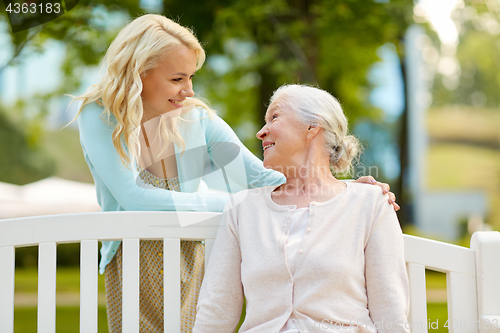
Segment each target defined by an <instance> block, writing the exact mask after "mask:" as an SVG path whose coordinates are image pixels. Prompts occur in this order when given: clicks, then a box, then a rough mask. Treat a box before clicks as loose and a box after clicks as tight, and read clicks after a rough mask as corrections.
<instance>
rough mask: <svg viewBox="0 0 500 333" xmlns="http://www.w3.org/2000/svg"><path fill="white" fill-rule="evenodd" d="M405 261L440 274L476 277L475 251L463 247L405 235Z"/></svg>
mask: <svg viewBox="0 0 500 333" xmlns="http://www.w3.org/2000/svg"><path fill="white" fill-rule="evenodd" d="M404 240H405V260H406V261H408V262H412V263H416V264H421V265H424V266H425V267H427V268H428V269H432V270H436V271H438V272H443V273H446V272H457V273H461V274H466V275H470V276H475V275H476V267H475V258H474V251H473V250H471V249H468V248H465V247H462V246H457V245H453V244H448V243H443V242H438V241H435V240H431V239H426V238H420V237H415V236H410V235H404Z"/></svg>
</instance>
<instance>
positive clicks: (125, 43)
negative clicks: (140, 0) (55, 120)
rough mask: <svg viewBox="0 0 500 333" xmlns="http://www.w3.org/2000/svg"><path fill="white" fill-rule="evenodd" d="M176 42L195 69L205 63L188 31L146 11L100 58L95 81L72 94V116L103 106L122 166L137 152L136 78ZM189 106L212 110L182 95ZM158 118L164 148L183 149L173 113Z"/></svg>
mask: <svg viewBox="0 0 500 333" xmlns="http://www.w3.org/2000/svg"><path fill="white" fill-rule="evenodd" d="M179 45H184V46H186V47H187V48H189V49H190V50H193V51H194V52H195V53H196V57H197V63H196V69H197V70H198V69H200V68H201V66H202V65H203V63H204V62H205V51H204V50H203V48H202V47H201V45H200V43H199V42H198V39H197V38H196V37H195V36H194V34H193V32H192V31H191V30H190V29H188V28H185V27H183V26H181V25H179V24H178V23H175V22H173V21H172V20H169V19H168V18H166V17H165V16H162V15H155V14H148V15H143V16H140V17H138V18H136V19H135V20H133V21H132V22H130V23H128V24H127V25H126V26H125V27H124V28H123V29H122V30H121V31H120V33H119V34H118V36H116V38H115V40H114V41H113V42H112V43H111V45H110V46H109V48H108V50H107V52H106V56H105V63H106V64H107V72H106V73H105V75H104V76H103V77H102V79H101V80H100V82H99V83H98V84H94V85H92V86H91V87H90V88H89V89H88V90H87V92H86V93H85V94H83V95H81V96H78V97H76V98H75V100H82V101H83V103H82V105H81V107H80V109H79V110H78V114H77V117H78V115H79V114H80V112H81V111H82V109H83V106H85V105H86V104H89V103H92V102H96V103H98V104H100V105H103V106H104V112H103V115H104V116H107V117H108V119H109V118H113V123H114V124H115V128H114V130H113V145H114V146H115V149H116V151H117V152H118V154H119V156H120V158H121V160H122V162H123V164H125V165H126V166H128V164H129V163H131V162H134V161H136V160H137V157H138V155H139V153H140V148H139V147H140V145H139V129H140V126H141V119H142V116H143V112H144V111H143V105H142V99H141V93H142V88H143V87H142V81H141V76H143V75H144V74H147V72H148V71H150V70H152V69H153V68H155V67H156V66H157V65H158V64H159V63H160V61H161V59H162V56H163V55H164V54H165V52H167V51H168V50H170V49H172V48H174V47H177V46H179ZM195 106H201V107H203V108H205V109H206V110H207V111H208V113H209V115H213V114H215V112H214V111H213V110H211V109H210V108H209V107H208V106H207V105H206V104H205V103H204V102H202V101H201V100H199V99H196V98H189V99H187V100H186V101H185V102H184V108H183V111H182V112H186V111H188V110H190V109H191V108H192V107H195ZM111 115H112V116H113V117H110V116H111ZM164 118H166V119H163V118H162V120H161V121H160V127H159V132H158V136H159V137H160V140H161V142H163V143H164V146H165V147H166V145H167V144H168V143H169V142H173V143H174V144H176V145H177V146H179V147H181V148H182V150H184V148H185V144H184V139H183V138H182V136H181V134H180V132H179V130H178V128H177V121H178V117H164ZM125 147H126V148H125Z"/></svg>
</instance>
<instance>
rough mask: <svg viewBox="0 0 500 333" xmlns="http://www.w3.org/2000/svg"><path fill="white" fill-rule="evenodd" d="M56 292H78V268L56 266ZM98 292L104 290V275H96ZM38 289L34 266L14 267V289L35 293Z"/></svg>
mask: <svg viewBox="0 0 500 333" xmlns="http://www.w3.org/2000/svg"><path fill="white" fill-rule="evenodd" d="M56 280H57V287H56V290H57V292H64V293H68V292H75V293H79V292H80V269H79V268H78V267H58V268H57V277H56ZM98 287H99V292H102V293H103V292H104V275H99V276H98ZM37 289H38V271H37V268H36V267H28V268H16V280H15V291H16V292H22V293H31V292H32V293H36V292H37Z"/></svg>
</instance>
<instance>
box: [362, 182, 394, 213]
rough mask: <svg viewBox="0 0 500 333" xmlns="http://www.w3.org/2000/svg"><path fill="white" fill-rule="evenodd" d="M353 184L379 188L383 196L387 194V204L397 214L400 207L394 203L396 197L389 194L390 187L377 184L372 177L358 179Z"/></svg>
mask: <svg viewBox="0 0 500 333" xmlns="http://www.w3.org/2000/svg"><path fill="white" fill-rule="evenodd" d="M354 182H355V183H364V184H373V185H378V186H380V188H381V189H382V192H383V193H384V194H389V203H390V204H391V205H392V206H393V207H394V210H395V211H396V212H397V211H398V210H400V209H401V207H400V206H399V205H398V204H397V203H396V195H395V194H394V193H392V192H391V187H390V186H389V184H386V183H381V182H378V181H377V180H376V179H375V178H373V177H372V176H363V177H359V178H358V179H356V180H355V181H354Z"/></svg>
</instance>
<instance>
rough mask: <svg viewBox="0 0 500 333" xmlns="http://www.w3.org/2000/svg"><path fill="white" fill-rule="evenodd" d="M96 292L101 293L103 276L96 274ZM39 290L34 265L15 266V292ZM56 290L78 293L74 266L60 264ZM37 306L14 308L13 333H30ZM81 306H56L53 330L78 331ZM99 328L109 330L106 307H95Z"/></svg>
mask: <svg viewBox="0 0 500 333" xmlns="http://www.w3.org/2000/svg"><path fill="white" fill-rule="evenodd" d="M98 287H99V292H100V293H103V292H104V276H103V275H99V276H98ZM37 289H38V272H37V269H36V267H28V268H16V275H15V292H16V293H36V292H37ZM56 289H57V292H58V293H79V292H80V270H79V269H78V268H77V267H59V268H58V269H57V286H56ZM36 325H37V308H36V304H34V305H33V307H16V308H15V309H14V333H33V332H36V331H37V327H36ZM79 326H80V308H79V307H78V306H58V307H56V332H57V333H73V332H74V333H77V332H79V330H80V327H79ZM98 331H99V333H104V332H108V324H107V319H106V307H105V306H99V307H98Z"/></svg>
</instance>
